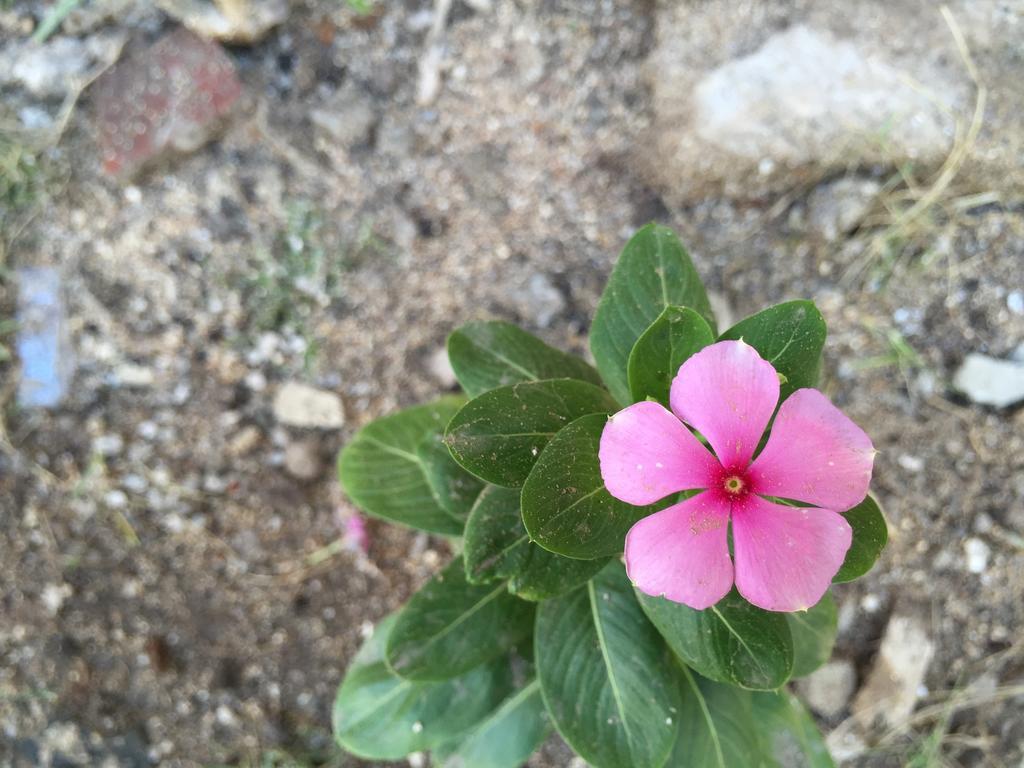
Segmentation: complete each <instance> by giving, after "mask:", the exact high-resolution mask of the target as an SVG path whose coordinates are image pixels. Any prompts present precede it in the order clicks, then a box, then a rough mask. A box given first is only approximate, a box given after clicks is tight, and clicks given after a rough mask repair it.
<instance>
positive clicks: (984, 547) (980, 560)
mask: <svg viewBox="0 0 1024 768" xmlns="http://www.w3.org/2000/svg"><path fill="white" fill-rule="evenodd" d="M964 553H965V554H966V556H967V570H968V571H970V572H971V573H984V572H985V570H986V569H987V568H988V558H989V555H990V554H992V550H991V549H989V546H988V544H986V543H985V542H984V541H982V540H981V539H978V538H975V537H973V536H972V537H971V538H969V539H967V541H965V542H964Z"/></svg>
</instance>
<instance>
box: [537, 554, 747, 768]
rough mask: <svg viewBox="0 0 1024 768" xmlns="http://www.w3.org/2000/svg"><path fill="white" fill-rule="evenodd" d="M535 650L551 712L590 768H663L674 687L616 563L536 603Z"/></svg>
mask: <svg viewBox="0 0 1024 768" xmlns="http://www.w3.org/2000/svg"><path fill="white" fill-rule="evenodd" d="M534 649H535V652H536V654H537V676H538V678H539V679H540V685H541V691H542V692H543V694H544V703H545V704H546V705H547V709H548V712H549V713H550V714H551V718H552V720H553V721H554V723H555V727H556V728H557V729H558V732H559V733H560V734H561V735H562V737H563V738H564V739H565V740H566V741H567V742H568V743H569V746H571V747H572V748H573V749H575V750H576V752H578V753H579V755H580V756H581V757H582V758H583V759H584V760H586V761H587V763H589V764H590V765H593V766H595V768H661V766H663V765H665V761H666V759H667V758H668V755H669V752H670V751H671V749H672V745H673V743H674V741H675V738H676V728H677V726H676V725H674V723H675V721H676V717H677V714H678V712H679V707H680V696H679V687H678V685H677V684H676V680H675V677H674V675H673V674H671V672H670V670H671V667H672V660H671V657H670V655H669V654H668V652H667V649H666V648H665V644H664V643H663V642H662V640H661V638H660V637H659V636H658V633H657V631H656V630H655V629H654V627H652V626H651V625H650V624H649V623H648V622H647V620H646V619H645V618H644V614H643V611H641V610H640V606H639V605H638V604H637V602H636V598H635V597H634V595H633V589H632V588H631V587H630V585H629V581H628V580H627V579H626V572H625V570H624V569H623V567H622V565H621V564H620V563H618V562H612V563H609V564H608V566H606V567H605V569H604V570H602V571H601V572H600V573H599V574H597V576H595V577H594V578H593V579H591V580H590V581H589V582H587V584H586V585H585V586H583V587H580V588H579V589H577V590H576V591H575V592H570V593H569V594H568V595H565V596H564V597H560V598H556V599H555V600H546V601H545V602H543V603H541V605H540V610H539V612H538V615H537V629H536V635H535V640H534ZM666 672H667V674H666ZM737 765H740V763H737Z"/></svg>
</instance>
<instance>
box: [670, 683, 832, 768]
mask: <svg viewBox="0 0 1024 768" xmlns="http://www.w3.org/2000/svg"><path fill="white" fill-rule="evenodd" d="M682 678H683V682H682V688H683V707H682V712H681V718H680V720H681V723H680V732H679V740H678V742H677V743H676V748H675V751H674V753H673V755H672V758H671V759H670V760H669V761H668V763H667V766H672V768H735V766H747V765H750V766H763V767H764V768H831V766H832V759H831V758H830V757H829V754H828V750H827V749H826V747H825V743H824V741H823V740H822V738H821V734H820V733H818V730H817V728H816V727H815V725H814V722H813V721H812V720H811V719H810V717H809V716H808V715H807V713H806V711H804V709H803V707H801V706H800V704H799V702H797V701H796V700H795V699H794V698H793V696H792V695H791V694H789V693H788V692H786V691H785V690H783V691H777V692H776V691H773V692H756V691H746V690H743V689H742V688H736V687H733V686H730V685H723V684H721V683H715V682H712V681H710V680H707V679H706V678H703V677H701V676H700V675H698V674H696V673H695V672H692V671H690V670H688V669H686V668H685V667H684V668H683V669H682Z"/></svg>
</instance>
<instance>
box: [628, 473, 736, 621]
mask: <svg viewBox="0 0 1024 768" xmlns="http://www.w3.org/2000/svg"><path fill="white" fill-rule="evenodd" d="M728 531H729V506H728V504H727V503H723V502H722V501H721V500H720V498H719V497H718V495H716V494H712V493H699V494H697V495H696V496H694V497H693V498H690V499H687V500H686V501H683V502H681V503H679V504H673V505H672V506H671V507H667V508H666V509H663V510H661V511H660V512H655V513H654V514H653V515H650V516H649V517H645V518H644V519H643V520H641V521H640V522H638V523H637V524H636V525H634V526H633V527H632V528H630V530H629V533H627V534H626V572H627V573H628V574H629V578H630V580H631V581H632V582H633V584H634V585H635V586H636V588H637V589H639V590H640V591H641V592H643V593H645V594H648V595H654V596H655V597H660V596H664V597H666V598H668V599H669V600H672V601H674V602H677V603H683V604H685V605H688V606H690V607H691V608H695V609H696V610H698V611H701V610H704V609H705V608H707V607H708V606H711V605H714V604H715V603H717V602H718V601H719V600H721V599H722V598H723V597H725V595H726V593H728V591H729V589H730V588H731V587H732V562H731V561H730V560H729V543H728Z"/></svg>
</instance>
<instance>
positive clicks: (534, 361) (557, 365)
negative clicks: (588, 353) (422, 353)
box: [448, 321, 601, 397]
mask: <svg viewBox="0 0 1024 768" xmlns="http://www.w3.org/2000/svg"><path fill="white" fill-rule="evenodd" d="M448 359H449V360H450V361H451V364H452V368H453V369H454V370H455V376H456V377H457V378H458V380H459V384H461V385H462V388H463V389H464V390H465V391H466V394H467V395H469V396H470V397H477V396H479V395H482V394H483V393H484V392H486V391H487V390H489V389H496V388H498V387H504V386H507V385H509V384H518V383H519V382H521V381H541V380H543V379H562V378H565V379H579V380H581V381H589V382H590V383H591V384H600V383H601V377H600V376H598V375H597V371H595V370H594V369H593V368H591V367H590V366H589V365H587V364H586V363H585V362H583V361H582V360H580V359H579V358H578V357H575V356H573V355H569V354H566V353H565V352H562V351H560V350H557V349H555V348H554V347H549V346H548V345H547V344H545V343H544V342H543V341H541V340H540V339H538V338H537V337H536V336H533V335H532V334H529V333H527V332H526V331H524V330H522V329H521V328H518V327H516V326H514V325H511V324H510V323H502V322H498V321H490V322H476V323H466V324H465V325H463V326H462V327H461V328H459V329H458V330H456V331H455V332H454V333H452V335H451V336H449V337H448Z"/></svg>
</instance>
